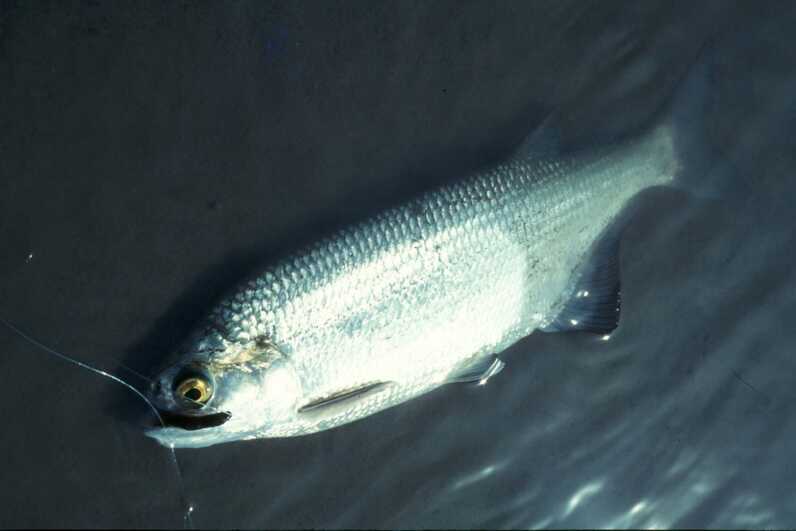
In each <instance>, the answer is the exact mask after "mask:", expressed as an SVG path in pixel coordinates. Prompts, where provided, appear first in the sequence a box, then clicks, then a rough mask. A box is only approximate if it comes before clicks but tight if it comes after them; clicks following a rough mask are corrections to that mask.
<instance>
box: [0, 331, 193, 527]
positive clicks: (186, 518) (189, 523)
mask: <svg viewBox="0 0 796 531" xmlns="http://www.w3.org/2000/svg"><path fill="white" fill-rule="evenodd" d="M0 324H2V325H3V326H5V327H6V328H8V329H9V330H11V331H12V332H14V333H15V334H17V335H18V336H19V337H21V338H23V339H24V340H26V341H27V342H29V343H30V344H32V345H34V346H36V347H39V348H40V349H42V350H43V351H45V352H47V353H48V354H52V355H53V356H56V357H58V358H60V359H62V360H64V361H66V362H68V363H72V364H74V365H77V366H78V367H81V368H83V369H86V370H88V371H91V372H93V373H95V374H99V375H100V376H104V377H105V378H109V379H110V380H112V381H114V382H116V383H118V384H120V385H123V386H124V387H126V388H127V389H129V390H130V391H132V392H133V393H135V395H136V396H138V397H140V398H141V400H143V401H144V402H146V405H147V406H149V409H151V410H152V413H154V414H155V417H156V418H157V419H158V422H159V423H160V425H161V426H162V427H164V428H165V427H166V423H165V422H163V418H162V417H161V416H160V413H159V412H158V410H157V408H156V407H155V406H154V405H153V404H152V402H150V401H149V399H148V398H147V397H146V396H145V395H144V394H143V393H142V392H141V391H139V390H138V389H137V388H136V387H135V386H133V385H132V384H129V383H127V382H125V381H124V380H122V379H121V378H119V377H118V376H115V375H113V374H111V373H109V372H107V371H104V370H102V369H98V368H96V367H92V366H91V365H89V364H87V363H84V362H82V361H79V360H76V359H74V358H70V357H69V356H67V355H66V354H62V353H60V352H58V351H57V350H54V349H52V348H50V347H48V346H47V345H45V344H43V343H41V342H39V341H37V340H35V339H33V338H32V337H31V336H29V335H28V334H26V333H25V332H23V331H22V330H20V329H19V328H18V327H17V326H16V325H14V324H12V323H10V322H9V321H7V320H5V319H4V318H2V317H0ZM120 366H121V367H122V368H123V369H125V370H126V371H128V372H130V373H131V374H133V375H135V376H138V377H139V378H141V379H143V380H146V381H147V382H151V381H152V380H151V379H150V378H147V377H146V376H144V375H143V374H141V373H139V372H137V371H135V370H133V369H131V368H129V367H126V366H125V365H123V364H120ZM169 452H170V454H171V462H172V464H173V465H174V470H175V471H176V472H177V484H178V486H179V489H180V502H181V503H182V505H183V507H185V513H184V515H183V525H184V526H185V528H186V529H193V528H194V527H193V519H192V518H191V513H193V511H194V507H193V504H191V503H190V502H189V501H188V498H187V497H186V496H185V482H184V481H183V478H182V470H181V469H180V463H179V461H177V452H176V451H175V449H174V447H173V446H170V447H169Z"/></svg>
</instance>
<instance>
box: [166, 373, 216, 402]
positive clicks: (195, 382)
mask: <svg viewBox="0 0 796 531" xmlns="http://www.w3.org/2000/svg"><path fill="white" fill-rule="evenodd" d="M174 392H175V394H176V395H177V397H179V398H182V399H183V400H188V401H189V402H193V403H195V404H200V405H204V404H206V403H207V401H208V400H210V398H211V397H212V396H213V387H212V386H211V385H210V382H208V381H207V380H205V379H204V378H202V377H199V376H190V377H188V378H184V379H183V380H182V381H181V382H179V383H178V384H177V386H176V387H175V388H174Z"/></svg>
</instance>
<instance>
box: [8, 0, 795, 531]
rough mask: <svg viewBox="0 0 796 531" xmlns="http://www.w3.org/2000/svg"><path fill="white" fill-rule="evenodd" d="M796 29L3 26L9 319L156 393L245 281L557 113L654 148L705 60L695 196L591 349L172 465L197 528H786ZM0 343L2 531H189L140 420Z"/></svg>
mask: <svg viewBox="0 0 796 531" xmlns="http://www.w3.org/2000/svg"><path fill="white" fill-rule="evenodd" d="M795 17H796V9H794V8H792V7H788V6H787V5H784V4H782V3H771V4H765V3H764V4H754V5H752V4H748V5H746V6H745V7H744V5H742V6H741V7H736V8H732V9H730V8H728V7H727V5H726V4H725V3H720V2H719V3H712V4H711V3H700V4H699V5H698V6H696V7H689V6H686V5H684V4H683V5H676V6H675V7H672V6H670V5H669V4H665V3H662V4H661V5H659V6H656V5H654V4H652V3H643V6H642V5H637V4H626V3H603V2H593V3H586V2H572V3H568V4H563V3H560V2H533V3H522V4H497V5H493V4H490V3H480V4H479V3H458V2H455V3H447V2H435V3H433V4H426V3H418V4H411V3H405V2H402V3H400V4H394V5H393V4H385V5H371V4H370V3H344V4H339V5H336V4H329V5H326V4H324V5H323V6H314V5H312V4H306V5H302V4H285V5H280V4H267V3H259V2H257V3H239V4H226V5H221V4H190V3H179V4H177V3H175V4H171V5H167V6H162V5H155V4H152V5H135V6H133V5H131V6H127V7H118V6H116V7H114V8H112V7H111V5H110V4H109V5H104V4H92V3H86V4H83V5H74V6H67V5H64V4H56V5H52V6H45V5H31V4H28V3H19V4H14V3H5V4H3V6H2V7H0V90H2V97H0V125H2V126H3V127H2V130H3V131H4V132H3V134H2V135H0V176H2V177H1V178H0V242H2V244H3V253H2V254H0V314H2V316H4V317H5V318H7V319H9V320H11V321H13V322H14V323H16V324H18V325H19V326H21V327H22V328H23V329H25V330H26V331H27V332H29V333H31V334H32V335H33V336H34V337H36V338H37V339H39V340H41V341H43V342H44V343H46V344H48V345H50V346H52V347H53V348H55V349H57V350H59V351H63V352H65V353H68V354H70V355H72V356H74V357H77V358H79V359H81V360H83V361H86V362H90V363H94V364H96V365H99V366H102V367H103V368H106V369H115V367H116V360H122V361H124V362H125V363H126V364H128V365H130V366H131V367H133V368H134V369H136V370H138V371H143V372H148V371H150V370H151V369H154V368H155V367H156V366H157V365H158V363H160V362H161V361H162V360H163V359H164V358H165V356H166V355H167V354H168V353H169V352H170V351H171V350H173V349H174V348H175V346H176V344H177V343H178V342H179V341H180V340H181V339H182V338H183V337H185V335H186V334H187V333H188V332H189V330H190V327H191V325H192V324H193V323H194V322H195V321H196V320H198V319H199V318H201V317H202V315H203V313H204V312H205V311H206V309H207V307H208V306H209V305H210V304H212V302H213V301H214V299H215V298H217V297H218V296H219V295H220V294H221V293H223V292H224V290H226V289H228V288H230V287H231V286H232V285H234V283H235V282H236V281H237V280H238V279H239V278H241V277H242V276H244V275H245V274H247V273H250V272H251V271H253V270H256V268H257V267H258V264H261V263H263V262H265V261H267V260H269V259H270V258H271V257H273V256H276V255H278V254H279V253H281V252H283V251H285V250H287V249H290V248H292V247H294V246H296V245H299V244H301V243H302V242H305V241H307V240H309V239H312V238H314V237H317V236H318V235H319V234H323V233H325V232H327V231H329V230H331V229H332V228H334V227H337V226H340V225H341V224H344V223H347V222H351V221H354V220H357V219H360V218H361V217H363V216H365V215H368V214H370V213H372V212H375V211H377V210H379V209H380V208H383V207H384V206H386V205H390V204H393V203H395V202H397V201H400V200H402V199H404V198H406V197H409V196H411V195H413V194H415V193H417V192H419V191H421V190H425V189H428V188H429V187H432V186H434V185H436V184H439V183H442V182H446V181H448V180H451V179H456V178H458V177H461V176H463V175H465V174H467V173H468V172H470V171H473V170H475V169H479V168H481V167H483V166H485V165H488V164H490V163H493V162H495V161H497V160H499V159H500V158H501V157H503V156H505V155H506V154H508V153H509V152H510V151H511V149H512V148H513V146H515V145H516V144H517V143H519V142H520V141H521V140H522V139H523V137H524V136H525V135H526V134H527V133H528V132H530V131H531V130H533V128H534V127H536V126H537V125H538V124H539V123H540V122H541V121H542V120H543V119H544V117H545V116H546V115H547V114H548V113H549V112H551V111H554V110H555V111H556V112H557V113H560V114H561V116H562V117H563V118H562V120H561V122H560V126H559V131H560V134H561V137H562V141H563V142H565V143H567V144H570V145H580V144H582V143H591V142H598V141H599V140H600V139H601V138H607V137H612V136H614V135H617V134H620V133H622V132H625V131H630V130H632V129H633V128H634V127H636V126H639V125H641V124H644V123H645V122H646V121H648V120H649V119H651V118H652V117H654V116H655V113H656V112H657V111H658V110H659V109H660V106H661V105H662V104H663V103H664V102H665V101H666V99H667V98H668V97H669V96H670V95H671V93H672V90H674V89H675V86H676V84H677V81H678V80H679V79H681V78H682V76H683V75H684V74H685V73H686V72H687V71H688V70H689V68H690V67H691V65H692V64H693V63H694V61H695V60H696V59H697V57H698V56H700V55H699V54H700V53H701V52H700V50H705V46H706V43H708V45H709V48H710V50H711V51H710V53H709V54H708V55H709V60H710V63H711V87H712V90H711V98H710V101H709V104H708V105H707V108H706V112H705V117H704V128H705V135H706V138H707V140H708V143H709V146H710V147H711V155H712V156H714V157H715V159H714V163H713V164H711V165H709V166H706V167H705V168H703V169H701V170H700V171H701V172H703V173H704V183H705V185H706V186H704V187H701V191H702V192H704V191H705V190H708V191H710V192H711V193H709V194H704V193H703V194H699V195H700V196H699V197H697V196H695V194H693V193H690V191H689V190H688V189H684V190H652V191H650V192H649V193H645V194H644V195H643V196H642V197H640V198H639V199H638V202H637V203H636V204H635V205H634V213H633V219H632V223H630V224H629V225H628V227H627V229H626V231H625V233H624V236H623V239H622V252H621V259H620V262H621V268H622V286H623V314H622V321H621V324H620V327H619V329H618V330H617V331H616V333H615V334H613V335H612V337H611V339H610V340H609V341H600V340H599V338H595V337H593V336H590V335H588V334H548V335H545V334H536V335H533V336H531V337H529V338H527V339H526V340H524V341H522V342H520V343H518V344H517V345H515V346H514V347H512V348H511V349H510V350H509V351H508V352H507V353H506V354H505V355H504V356H503V359H504V360H505V361H506V363H507V367H506V369H505V370H504V371H503V372H501V374H500V375H498V376H496V377H495V378H493V379H492V380H490V382H489V384H488V385H486V386H484V387H473V386H466V385H459V386H448V387H446V388H444V389H441V390H439V391H436V392H434V393H431V394H429V395H427V396H425V397H422V398H420V399H418V400H415V401H413V402H411V403H408V404H406V405H404V406H401V407H398V408H394V409H392V410H389V411H386V412H384V413H381V414H378V415H375V416H373V417H370V418H368V419H366V420H364V421H361V422H357V423H354V424H351V425H348V426H345V427H342V428H339V429H336V430H332V431H329V432H325V433H321V434H318V435H314V436H310V437H303V438H296V439H281V440H266V441H262V440H261V441H248V442H241V443H233V444H225V445H220V446H216V447H212V448H207V449H201V450H186V451H178V452H177V456H178V458H179V461H180V464H181V466H182V471H183V477H184V484H185V492H186V496H187V497H188V498H189V499H190V500H191V501H192V503H193V505H194V506H195V512H194V513H193V521H194V524H195V525H196V526H198V527H266V528H273V527H341V526H342V527H363V528H367V527H424V528H427V527H450V526H454V527H572V526H587V527H641V526H645V527H647V526H651V527H671V526H678V527H705V526H718V527H736V528H738V527H740V528H748V527H793V525H794V523H796V499H795V498H794V497H793V496H792V495H791V494H790V492H791V488H790V487H791V486H792V485H793V484H794V481H795V480H796V466H795V465H796V462H795V461H794V457H793V452H792V451H791V449H790V447H791V441H792V440H793V438H794V436H795V435H796V413H794V409H793V407H792V403H793V401H794V398H796V396H794V389H796V386H794V385H793V375H794V374H796V361H794V360H796V358H794V356H793V345H794V341H795V340H796V337H795V335H796V332H794V330H796V328H794V327H793V326H792V321H793V318H792V316H793V315H794V311H795V310H796V308H794V306H796V302H795V301H796V299H794V297H793V286H794V283H796V278H794V276H793V274H792V270H793V268H792V263H793V256H794V252H795V251H796V238H794V235H793V231H792V226H793V207H792V197H794V192H796V184H794V183H795V182H796V181H794V179H793V175H792V174H793V168H794V162H795V161H794V153H796V151H794V149H793V147H794V146H793V141H792V138H793V136H794V135H793V131H794V117H796V107H794V103H793V98H792V95H793V94H794V93H795V92H796V74H795V73H794V68H793V65H794V64H796V63H795V62H794V57H793V49H795V48H794V46H793V42H792V29H791V28H792V27H793V23H794V21H796V18H795ZM702 53H703V52H702ZM702 57H705V55H702ZM705 196H708V197H710V198H706V197H705ZM0 350H2V353H3V354H2V356H0V368H2V372H3V374H4V376H5V378H4V382H3V386H2V389H0V404H2V405H0V416H2V418H3V419H4V421H5V424H4V428H3V431H2V436H0V455H2V459H3V462H2V466H3V475H4V478H5V481H4V482H3V487H2V491H0V492H1V493H0V501H2V503H1V504H0V505H2V509H0V525H2V526H3V527H11V526H23V527H27V526H50V527H53V526H59V527H89V526H90V527H102V526H112V527H179V526H182V523H183V507H182V505H181V500H180V488H179V483H178V478H177V476H176V474H175V471H174V468H173V466H172V464H171V461H170V459H171V457H170V455H169V453H168V451H167V450H166V449H164V448H162V447H160V446H158V445H157V444H156V443H155V442H154V441H152V440H150V439H148V438H146V437H145V436H144V435H143V429H142V426H144V425H145V423H150V422H151V419H150V418H147V415H150V413H149V411H148V409H147V407H146V405H145V404H143V403H142V402H140V400H138V399H137V398H136V397H135V396H133V395H132V393H129V391H126V390H125V389H124V388H122V387H120V386H118V384H115V383H113V382H111V381H109V380H107V379H103V378H100V377H98V376H97V375H95V374H92V373H89V372H88V371H84V370H81V369H79V368H77V367H74V366H71V365H68V364H66V363H64V362H63V361H61V360H58V359H56V358H54V357H52V356H48V355H47V354H45V353H43V352H42V351H40V350H37V349H36V348H35V347H32V346H31V345H30V344H28V343H26V342H24V341H23V340H21V339H19V338H18V337H16V336H14V335H12V334H11V333H10V332H6V331H0ZM118 374H119V375H120V376H122V377H126V378H128V379H129V380H130V381H131V382H132V383H136V384H139V383H141V382H139V381H137V380H136V378H135V377H134V376H131V375H128V374H125V373H124V372H119V373H118Z"/></svg>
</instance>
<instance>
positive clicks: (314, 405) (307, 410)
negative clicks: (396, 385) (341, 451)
mask: <svg viewBox="0 0 796 531" xmlns="http://www.w3.org/2000/svg"><path fill="white" fill-rule="evenodd" d="M392 384H393V382H370V383H367V384H364V385H361V386H359V387H355V388H349V389H341V390H340V391H336V392H334V393H331V394H328V395H324V396H323V397H320V398H317V399H313V400H310V401H309V402H307V403H306V404H304V405H303V406H301V407H300V408H299V409H298V412H299V414H301V415H313V416H317V417H322V418H332V417H334V416H337V415H339V414H343V413H345V412H346V411H348V410H350V409H351V408H352V407H354V406H355V404H356V403H357V402H361V401H362V400H365V399H367V398H371V397H372V396H373V395H375V394H377V393H380V392H382V391H384V390H385V389H386V388H387V387H389V386H391V385H392Z"/></svg>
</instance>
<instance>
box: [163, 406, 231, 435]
mask: <svg viewBox="0 0 796 531" xmlns="http://www.w3.org/2000/svg"><path fill="white" fill-rule="evenodd" d="M158 413H159V414H160V418H161V419H163V424H165V427H167V428H171V427H173V428H180V429H183V430H188V431H194V430H201V429H205V428H216V427H218V426H221V425H222V424H224V423H225V422H227V421H228V420H229V419H231V418H232V414H231V413H229V412H227V411H221V412H219V413H211V414H210V415H183V414H180V413H174V412H173V411H165V410H158ZM157 427H158V428H160V427H163V426H160V425H158V426H157Z"/></svg>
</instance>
